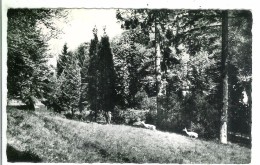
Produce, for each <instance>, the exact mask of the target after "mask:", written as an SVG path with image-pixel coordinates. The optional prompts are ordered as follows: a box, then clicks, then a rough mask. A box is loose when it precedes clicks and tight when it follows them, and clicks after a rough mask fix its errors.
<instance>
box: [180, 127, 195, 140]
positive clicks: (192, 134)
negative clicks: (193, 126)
mask: <svg viewBox="0 0 260 165" xmlns="http://www.w3.org/2000/svg"><path fill="white" fill-rule="evenodd" d="M183 131H185V132H186V133H187V134H188V135H189V137H193V138H198V134H197V133H196V132H188V131H187V129H186V128H184V129H183Z"/></svg>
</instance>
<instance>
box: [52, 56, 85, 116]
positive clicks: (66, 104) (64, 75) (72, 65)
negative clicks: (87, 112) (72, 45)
mask: <svg viewBox="0 0 260 165" xmlns="http://www.w3.org/2000/svg"><path fill="white" fill-rule="evenodd" d="M65 58H66V60H67V63H64V64H65V65H62V68H63V71H62V72H61V74H60V76H59V77H58V79H57V88H56V90H55V100H56V103H57V104H58V105H59V106H60V107H62V108H63V109H64V110H65V111H66V112H67V113H71V114H72V116H73V115H74V113H75V112H76V111H78V110H79V107H78V106H79V101H80V92H81V88H80V87H81V76H80V67H79V65H78V60H77V58H76V56H75V55H74V54H72V53H67V54H66V56H65Z"/></svg>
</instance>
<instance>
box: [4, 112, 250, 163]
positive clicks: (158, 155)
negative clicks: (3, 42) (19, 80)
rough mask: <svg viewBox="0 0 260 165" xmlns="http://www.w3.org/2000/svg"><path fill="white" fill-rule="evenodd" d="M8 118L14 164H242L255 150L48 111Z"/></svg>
mask: <svg viewBox="0 0 260 165" xmlns="http://www.w3.org/2000/svg"><path fill="white" fill-rule="evenodd" d="M7 120H8V123H7V143H8V144H7V146H8V147H7V157H8V161H10V162H17V161H18V162H25V161H26V162H52V163H57V162H67V163H93V162H95V163H233V164H240V163H250V161H251V150H250V149H248V148H245V147H241V146H238V145H236V144H228V145H223V144H219V143H217V142H211V141H203V140H200V139H190V138H188V137H186V136H183V135H178V134H175V133H168V132H161V131H152V130H146V129H143V128H136V127H131V126H125V125H102V124H97V123H84V122H79V121H73V120H68V119H65V118H63V117H62V116H59V115H55V114H53V113H50V112H47V111H42V112H40V111H36V112H33V111H24V110H18V109H16V108H10V107H9V108H8V109H7ZM15 154H16V156H15ZM26 156H27V157H26Z"/></svg>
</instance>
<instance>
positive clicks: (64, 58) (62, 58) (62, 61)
mask: <svg viewBox="0 0 260 165" xmlns="http://www.w3.org/2000/svg"><path fill="white" fill-rule="evenodd" d="M68 56H69V54H68V46H67V43H65V44H64V46H63V50H62V53H61V55H59V59H58V62H57V77H59V76H60V75H61V73H62V72H63V70H64V68H65V66H66V65H67V62H68V59H69V57H68Z"/></svg>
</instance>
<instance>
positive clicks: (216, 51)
mask: <svg viewBox="0 0 260 165" xmlns="http://www.w3.org/2000/svg"><path fill="white" fill-rule="evenodd" d="M7 16H8V32H7V34H8V35H7V42H8V59H7V66H8V77H7V88H8V99H13V98H16V99H17V98H19V99H21V100H23V102H24V103H26V105H28V107H29V108H31V109H34V100H35V98H37V99H39V100H41V101H42V102H43V103H44V104H45V105H46V106H47V107H48V109H49V110H51V111H55V112H59V113H64V114H65V115H66V116H70V117H71V118H76V116H80V117H81V119H82V120H91V121H94V122H95V121H96V122H98V121H99V120H100V118H102V116H106V115H104V114H105V112H108V111H111V112H112V122H113V123H115V124H132V123H134V122H138V121H140V120H145V121H146V123H150V124H154V125H156V127H157V128H158V129H160V130H164V131H173V132H180V131H182V129H183V128H184V127H187V128H188V129H189V130H193V131H196V132H198V133H199V135H200V137H204V138H219V139H220V140H221V142H223V143H226V142H225V141H226V140H227V139H225V138H227V134H228V132H232V133H239V134H243V135H247V136H249V137H250V136H251V112H252V111H251V107H252V98H251V93H252V85H251V84H252V33H251V29H252V13H251V12H250V11H247V10H229V11H224V10H223V11H222V10H166V9H162V10H150V9H136V10H135V9H131V10H128V9H124V10H123V9H120V10H117V12H116V15H115V17H116V18H117V20H118V22H119V23H120V24H121V27H122V29H124V32H123V33H122V34H121V35H119V36H116V37H114V38H110V37H109V36H108V35H107V34H106V29H105V28H104V29H103V31H100V30H99V31H98V29H97V28H96V27H93V37H92V38H86V42H85V43H82V44H81V45H79V46H78V48H77V49H76V50H73V51H69V48H68V46H67V44H66V43H64V46H63V49H62V50H61V53H60V55H59V57H58V61H57V66H56V67H53V66H49V65H48V64H47V62H48V60H49V58H50V57H52V56H53V55H52V54H48V51H47V49H48V45H47V43H48V40H50V38H53V37H56V36H57V35H58V34H59V33H60V30H59V29H58V27H55V23H53V22H52V18H66V12H64V11H63V10H61V9H59V10H58V9H9V10H8V13H7ZM42 28H45V29H48V33H47V34H48V35H46V34H43V33H42ZM100 34H102V37H98V36H99V35H100ZM82 35H84V34H82ZM135 110H136V111H137V110H139V111H138V112H140V111H142V112H145V113H134V112H135ZM138 114H139V115H138ZM140 114H144V115H140ZM84 116H87V117H86V118H83V117H84Z"/></svg>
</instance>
